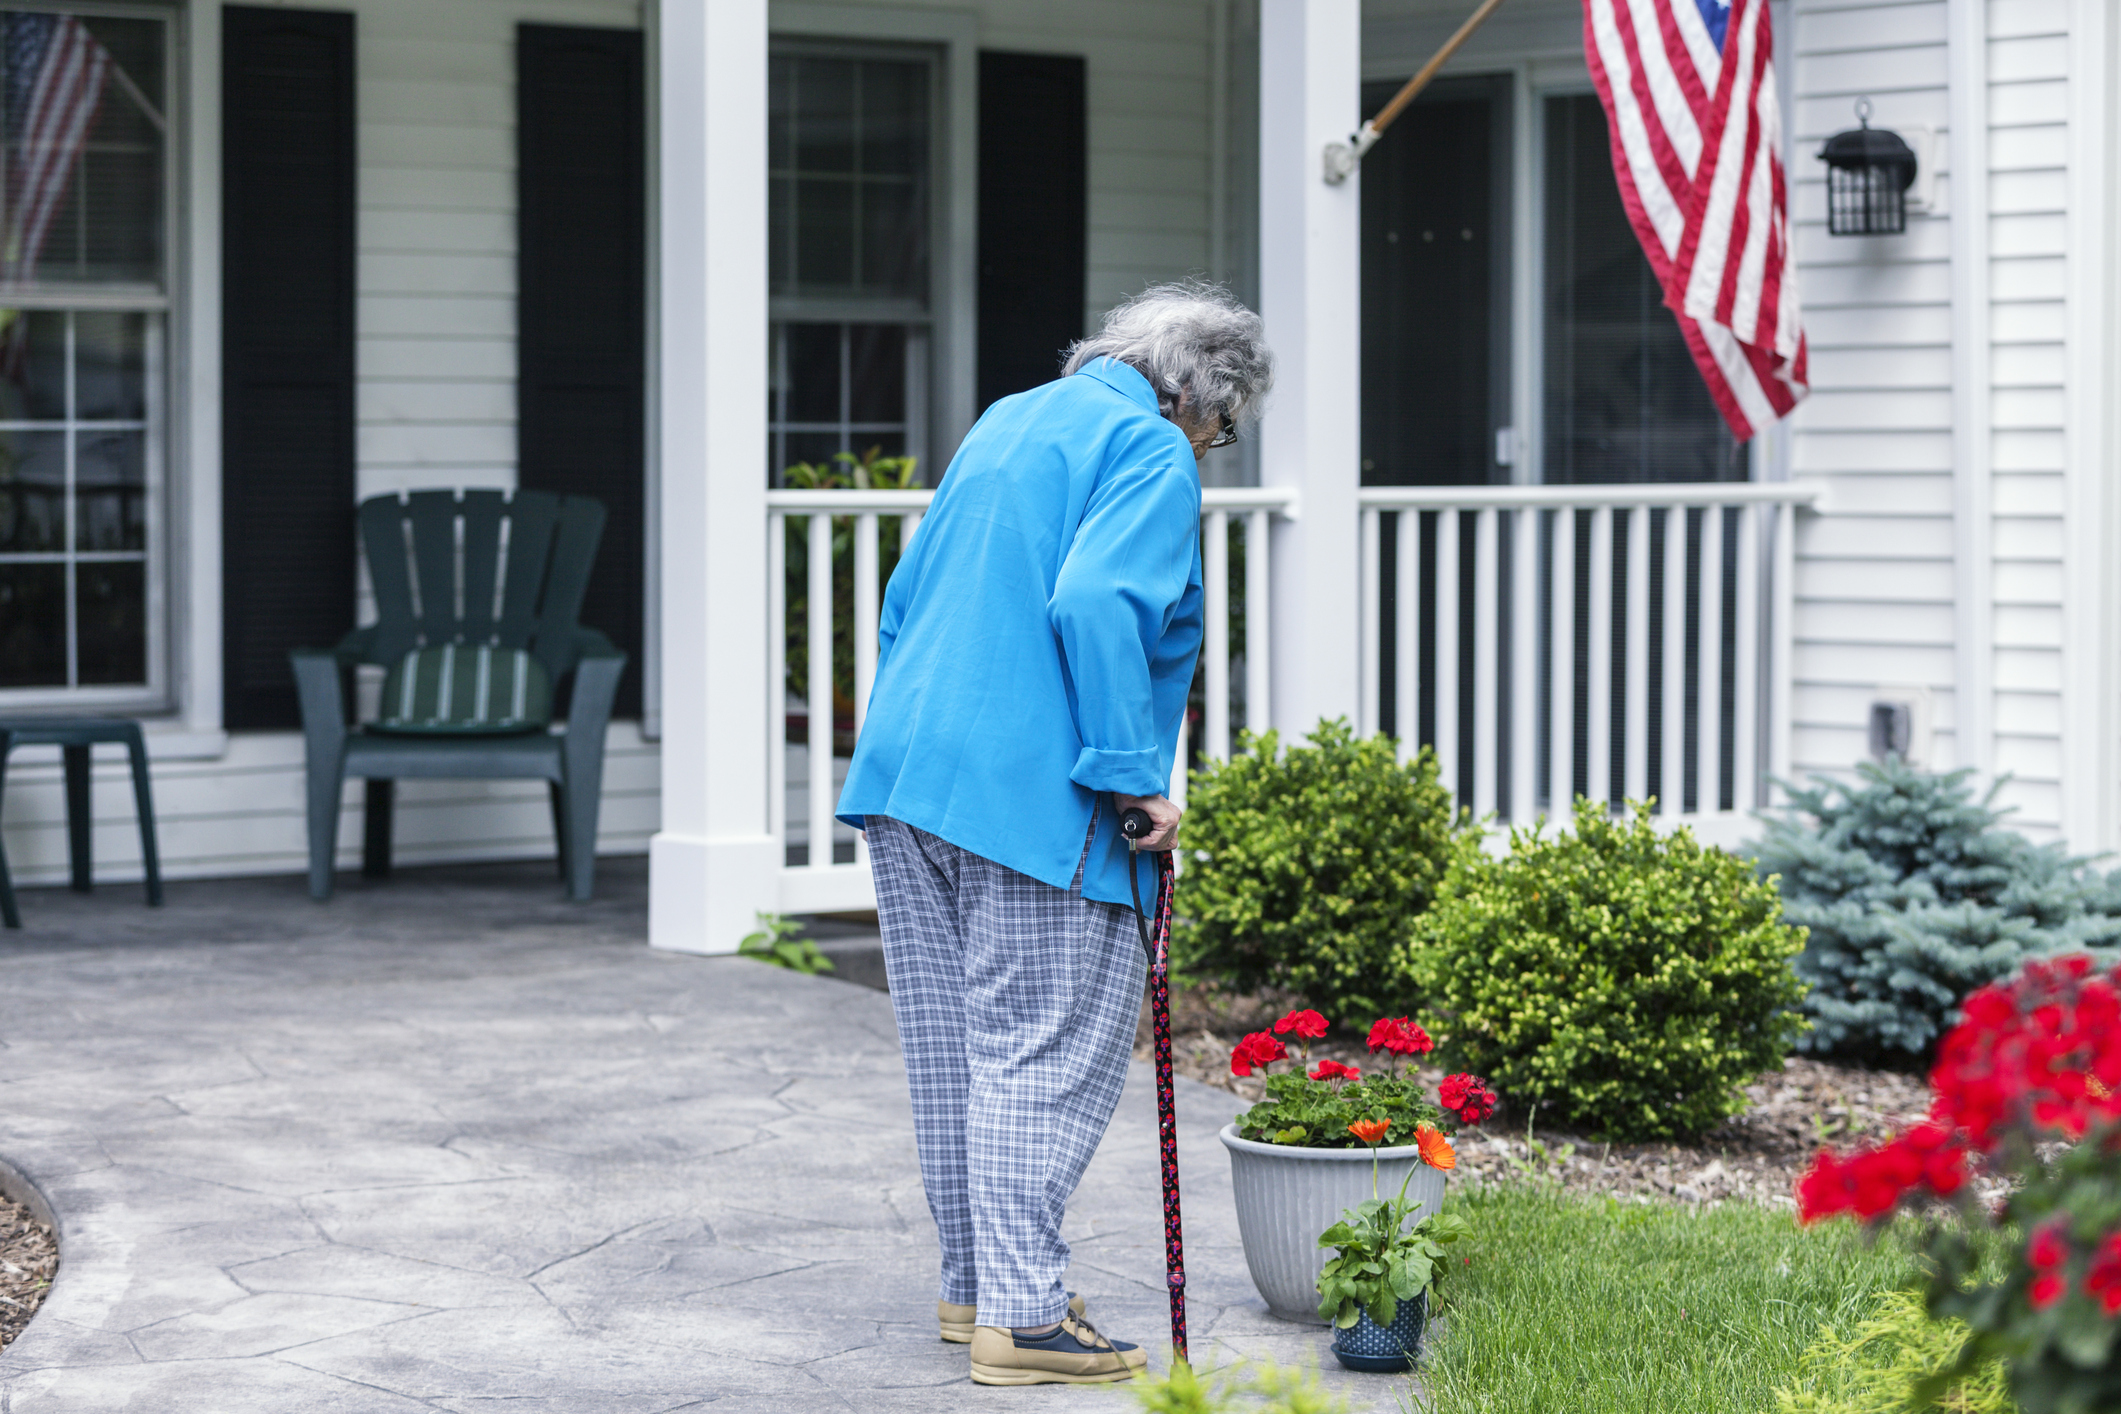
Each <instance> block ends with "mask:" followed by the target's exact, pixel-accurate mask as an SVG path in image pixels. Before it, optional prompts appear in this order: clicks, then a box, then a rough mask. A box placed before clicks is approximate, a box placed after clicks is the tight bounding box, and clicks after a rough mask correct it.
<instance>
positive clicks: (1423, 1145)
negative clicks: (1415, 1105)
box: [1414, 1124, 1458, 1169]
mask: <svg viewBox="0 0 2121 1414" xmlns="http://www.w3.org/2000/svg"><path fill="white" fill-rule="evenodd" d="M1414 1143H1415V1146H1416V1147H1417V1148H1419V1149H1420V1150H1421V1161H1422V1162H1423V1163H1425V1164H1427V1165H1428V1166H1429V1167H1430V1168H1432V1169H1455V1168H1457V1167H1458V1151H1457V1150H1455V1149H1453V1148H1452V1147H1451V1141H1450V1140H1448V1139H1446V1138H1444V1137H1443V1135H1442V1134H1441V1133H1439V1132H1438V1131H1436V1130H1434V1129H1431V1128H1429V1126H1427V1125H1426V1124H1422V1125H1416V1126H1415V1128H1414Z"/></svg>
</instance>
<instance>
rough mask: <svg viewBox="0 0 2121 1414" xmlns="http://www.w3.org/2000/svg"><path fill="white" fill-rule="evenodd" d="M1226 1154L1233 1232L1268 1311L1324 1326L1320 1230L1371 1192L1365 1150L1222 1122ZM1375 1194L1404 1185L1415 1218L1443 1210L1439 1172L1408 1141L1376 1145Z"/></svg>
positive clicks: (1385, 1195) (1323, 1252) (1384, 1194)
mask: <svg viewBox="0 0 2121 1414" xmlns="http://www.w3.org/2000/svg"><path fill="white" fill-rule="evenodd" d="M1220 1138H1221V1139H1222V1141H1223V1147H1224V1148H1226V1149H1228V1150H1229V1151H1230V1184H1231V1187H1232V1188H1234V1189H1235V1190H1236V1194H1237V1231H1238V1235H1239V1236H1241V1237H1242V1238H1243V1239H1244V1244H1245V1265H1246V1266H1248V1267H1250V1268H1251V1269H1252V1284H1253V1285H1254V1286H1256V1287H1258V1288H1259V1294H1260V1295H1261V1296H1263V1297H1265V1298H1266V1300H1267V1310H1269V1311H1270V1312H1272V1313H1273V1314H1275V1315H1277V1316H1279V1317H1281V1318H1282V1319H1283V1320H1285V1321H1306V1322H1309V1323H1310V1324H1311V1325H1314V1326H1319V1325H1324V1324H1325V1322H1323V1321H1321V1320H1319V1319H1318V1273H1319V1271H1320V1269H1322V1268H1323V1267H1324V1266H1325V1265H1326V1250H1325V1249H1324V1248H1323V1247H1320V1246H1319V1245H1318V1235H1319V1234H1320V1233H1322V1232H1324V1231H1325V1230H1326V1229H1327V1228H1329V1227H1331V1226H1333V1224H1334V1223H1336V1222H1338V1221H1339V1220H1340V1215H1341V1214H1342V1213H1343V1212H1345V1211H1346V1210H1347V1209H1349V1208H1352V1207H1354V1206H1355V1205H1356V1204H1357V1203H1360V1202H1362V1201H1363V1200H1364V1199H1366V1198H1368V1197H1369V1196H1370V1160H1371V1151H1370V1150H1368V1149H1299V1148H1294V1147H1292V1146H1290V1145H1286V1144H1261V1143H1258V1142H1256V1141H1254V1140H1250V1139H1240V1138H1238V1137H1237V1126H1236V1125H1235V1124H1226V1125H1224V1126H1223V1131H1222V1134H1221V1136H1220ZM1376 1159H1377V1194H1378V1196H1379V1197H1383V1198H1390V1197H1392V1196H1393V1195H1394V1194H1396V1193H1398V1192H1399V1185H1400V1182H1401V1181H1402V1180H1404V1179H1406V1178H1407V1175H1408V1174H1409V1173H1410V1172H1411V1173H1412V1174H1413V1175H1414V1177H1413V1178H1412V1180H1410V1181H1408V1182H1407V1200H1408V1201H1409V1202H1410V1203H1418V1204H1419V1206H1418V1207H1416V1208H1415V1210H1414V1218H1415V1220H1417V1221H1418V1220H1420V1219H1421V1218H1425V1217H1427V1216H1428V1215H1429V1214H1431V1213H1433V1212H1436V1211H1437V1210H1438V1209H1440V1208H1442V1207H1443V1181H1444V1173H1443V1170H1442V1169H1432V1168H1430V1167H1429V1166H1428V1165H1427V1164H1425V1163H1423V1162H1422V1161H1421V1151H1420V1150H1418V1149H1416V1148H1415V1147H1414V1146H1413V1145H1411V1144H1408V1145H1404V1146H1402V1147H1400V1148H1396V1149H1379V1150H1377V1152H1376Z"/></svg>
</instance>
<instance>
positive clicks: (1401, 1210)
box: [1318, 1131, 1468, 1372]
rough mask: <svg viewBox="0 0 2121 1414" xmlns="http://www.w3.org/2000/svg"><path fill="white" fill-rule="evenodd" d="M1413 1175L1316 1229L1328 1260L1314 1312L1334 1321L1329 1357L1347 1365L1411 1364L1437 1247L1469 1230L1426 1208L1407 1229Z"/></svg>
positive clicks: (1440, 1268) (1438, 1260)
mask: <svg viewBox="0 0 2121 1414" xmlns="http://www.w3.org/2000/svg"><path fill="white" fill-rule="evenodd" d="M1379 1132H1380V1134H1381V1131H1379ZM1358 1137H1360V1136H1358ZM1413 1176H1414V1175H1413V1172H1412V1171H1411V1170H1410V1171H1409V1172H1408V1174H1407V1178H1406V1179H1402V1180H1401V1181H1400V1185H1399V1192H1398V1194H1397V1195H1395V1196H1394V1197H1392V1198H1389V1199H1379V1198H1376V1197H1372V1198H1371V1199H1369V1200H1368V1201H1367V1202H1364V1203H1359V1204H1357V1205H1356V1206H1355V1207H1353V1208H1350V1209H1349V1210H1348V1211H1347V1212H1345V1213H1343V1214H1342V1215H1341V1220H1340V1221H1339V1222H1337V1223H1335V1224H1333V1226H1331V1227H1329V1228H1327V1229H1326V1230H1325V1231H1324V1232H1323V1233H1321V1234H1319V1238H1318V1245H1319V1246H1320V1247H1322V1248H1326V1249H1328V1250H1330V1251H1332V1253H1333V1257H1332V1258H1331V1260H1329V1261H1328V1262H1327V1263H1326V1264H1325V1266H1324V1267H1323V1268H1322V1269H1321V1270H1320V1271H1319V1273H1318V1295H1319V1302H1318V1314H1319V1317H1320V1319H1322V1320H1326V1321H1330V1322H1331V1323H1332V1324H1333V1327H1334V1330H1333V1358H1334V1359H1336V1360H1338V1361H1340V1363H1341V1364H1342V1365H1345V1366H1346V1367H1347V1368H1348V1369H1350V1370H1365V1371H1377V1372H1392V1371H1399V1370H1404V1369H1407V1368H1408V1367H1409V1366H1411V1365H1412V1364H1413V1363H1414V1357H1415V1356H1416V1355H1417V1354H1419V1353H1420V1350H1421V1333H1422V1327H1423V1326H1424V1325H1425V1324H1426V1322H1427V1319H1428V1308H1429V1293H1430V1292H1431V1291H1432V1290H1434V1289H1435V1288H1436V1286H1437V1284H1438V1283H1439V1282H1440V1281H1442V1279H1443V1274H1444V1270H1445V1269H1444V1261H1443V1258H1444V1250H1443V1249H1444V1247H1445V1246H1446V1245H1447V1244H1449V1243H1452V1242H1456V1241H1457V1240H1458V1239H1459V1238H1461V1237H1463V1236H1465V1235H1466V1232H1467V1230H1468V1229H1467V1226H1466V1221H1465V1219H1463V1218H1461V1217H1458V1216H1457V1215H1456V1214H1452V1213H1430V1214H1428V1215H1427V1216H1425V1217H1423V1218H1422V1219H1421V1220H1420V1221H1418V1222H1415V1223H1413V1224H1412V1225H1411V1226H1409V1225H1408V1219H1409V1218H1410V1217H1412V1216H1413V1213H1414V1210H1415V1208H1417V1207H1419V1206H1420V1205H1419V1203H1409V1202H1408V1201H1407V1182H1408V1180H1411V1179H1412V1178H1413ZM1372 1182H1373V1184H1374V1182H1375V1170H1374V1169H1373V1170H1372Z"/></svg>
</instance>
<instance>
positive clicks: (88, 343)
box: [74, 313, 147, 422]
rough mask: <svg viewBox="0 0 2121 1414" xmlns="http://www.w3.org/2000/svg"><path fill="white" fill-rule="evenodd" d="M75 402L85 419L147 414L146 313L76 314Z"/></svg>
mask: <svg viewBox="0 0 2121 1414" xmlns="http://www.w3.org/2000/svg"><path fill="white" fill-rule="evenodd" d="M74 401H75V409H74V416H75V417H76V418H78V419H80V420H81V421H83V422H139V421H141V420H142V419H144V418H145V417H146V416H147V316H145V315H142V314H88V313H82V314H76V315H75V316H74Z"/></svg>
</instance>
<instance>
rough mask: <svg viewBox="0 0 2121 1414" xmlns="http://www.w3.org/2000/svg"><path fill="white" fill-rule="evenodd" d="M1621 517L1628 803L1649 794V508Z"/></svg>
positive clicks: (1638, 508)
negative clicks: (1624, 556) (1624, 574)
mask: <svg viewBox="0 0 2121 1414" xmlns="http://www.w3.org/2000/svg"><path fill="white" fill-rule="evenodd" d="M1624 514H1625V515H1626V516H1627V518H1628V616H1627V623H1628V651H1627V703H1626V712H1627V716H1626V718H1625V719H1624V720H1623V723H1622V736H1623V739H1624V741H1623V745H1624V748H1625V751H1626V759H1625V761H1624V762H1623V766H1624V771H1623V774H1622V777H1621V779H1622V781H1623V782H1624V784H1623V785H1622V787H1621V794H1622V795H1623V796H1625V797H1626V798H1627V799H1629V800H1643V799H1645V798H1647V797H1648V796H1649V793H1650V508H1649V507H1648V506H1635V507H1633V508H1631V509H1629V510H1627V511H1626V512H1624Z"/></svg>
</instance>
